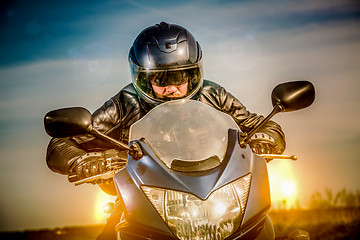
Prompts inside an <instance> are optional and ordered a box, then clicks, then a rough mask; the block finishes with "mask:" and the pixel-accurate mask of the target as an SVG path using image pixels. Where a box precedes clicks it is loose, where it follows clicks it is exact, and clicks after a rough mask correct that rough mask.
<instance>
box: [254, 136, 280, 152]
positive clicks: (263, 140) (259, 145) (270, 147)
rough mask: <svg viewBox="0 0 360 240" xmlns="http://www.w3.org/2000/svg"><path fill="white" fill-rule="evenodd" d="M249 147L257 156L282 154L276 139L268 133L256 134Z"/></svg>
mask: <svg viewBox="0 0 360 240" xmlns="http://www.w3.org/2000/svg"><path fill="white" fill-rule="evenodd" d="M249 145H250V147H251V150H252V151H253V152H254V153H256V154H278V153H280V151H279V148H278V146H277V145H276V142H275V140H274V138H272V137H271V136H270V135H268V134H266V133H255V134H254V136H252V137H251V139H250V142H249Z"/></svg>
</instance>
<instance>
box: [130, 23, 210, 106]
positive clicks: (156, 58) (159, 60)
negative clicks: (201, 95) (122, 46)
mask: <svg viewBox="0 0 360 240" xmlns="http://www.w3.org/2000/svg"><path fill="white" fill-rule="evenodd" d="M129 64H130V70H131V78H132V83H133V85H134V87H135V89H136V91H137V92H138V94H139V96H140V98H142V99H143V100H145V101H146V102H148V103H150V104H153V105H158V104H160V103H162V102H165V101H168V100H173V99H181V98H192V97H193V96H195V94H196V93H197V92H198V91H199V89H200V88H201V86H202V82H203V73H202V53H201V48H200V45H199V43H198V42H197V41H195V39H194V37H193V36H192V35H191V33H190V32H189V31H187V30H186V29H185V28H183V27H181V26H178V25H174V24H168V23H165V22H161V23H160V24H156V25H154V26H150V27H148V28H146V29H144V30H143V31H142V32H141V33H140V34H139V35H138V36H137V38H136V39H135V41H134V43H133V45H132V47H131V49H130V52H129Z"/></svg>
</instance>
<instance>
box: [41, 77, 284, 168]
mask: <svg viewBox="0 0 360 240" xmlns="http://www.w3.org/2000/svg"><path fill="white" fill-rule="evenodd" d="M193 99H197V100H199V101H202V102H204V103H207V104H209V105H210V106H212V107H214V108H216V109H218V110H220V111H222V112H225V113H227V114H229V115H230V116H232V117H233V119H234V120H235V121H236V123H237V124H238V125H239V127H240V129H241V130H242V131H249V130H250V129H252V128H253V127H254V126H256V125H257V124H258V123H259V122H260V121H261V120H262V119H263V116H259V115H256V114H254V113H250V112H249V111H247V110H246V108H245V107H244V105H243V104H242V103H241V102H240V101H239V100H237V99H236V98H235V97H233V96H232V95H231V94H230V93H228V92H227V91H226V90H225V89H224V88H223V87H221V86H220V85H218V84H216V83H213V82H211V81H207V80H204V83H203V87H202V88H201V89H200V91H199V93H198V94H197V95H196V96H195V97H194V98H193ZM151 108H152V106H150V105H149V104H147V103H146V102H145V101H142V100H140V99H139V97H138V95H137V93H136V91H135V89H134V88H133V86H132V85H131V84H129V85H127V86H126V87H125V88H123V89H122V90H121V91H120V92H119V93H118V94H116V95H115V96H114V97H112V98H111V99H110V100H108V101H107V102H105V103H104V105H103V106H102V107H100V108H99V109H98V110H96V111H95V112H94V113H93V118H94V122H93V124H94V127H95V128H96V129H98V130H99V131H101V132H103V133H105V134H107V135H109V136H111V137H113V138H115V139H118V140H121V141H122V142H124V143H128V138H129V128H130V126H131V125H132V124H133V123H135V122H136V121H137V120H139V119H140V118H142V117H143V116H144V115H145V114H146V113H147V112H148V111H149V110H150V109H151ZM260 132H263V133H266V134H268V135H270V136H271V137H273V138H274V140H275V142H276V144H277V149H278V152H277V153H282V152H283V151H284V150H285V136H284V133H283V132H282V130H281V128H280V126H279V125H278V124H276V123H275V122H272V121H270V122H268V123H267V124H265V125H264V126H263V127H262V129H261V130H260ZM110 148H113V146H112V145H109V144H108V143H106V142H104V141H102V140H100V139H95V138H93V137H91V136H84V137H77V138H71V139H59V138H53V139H51V141H50V143H49V146H48V149H47V155H46V161H47V164H48V166H49V168H50V169H51V170H53V171H54V172H58V173H61V174H69V173H70V170H71V167H72V165H73V164H74V161H75V160H76V159H77V158H78V157H79V156H82V155H84V154H86V153H87V152H93V151H103V150H107V149H110ZM124 157H126V154H124Z"/></svg>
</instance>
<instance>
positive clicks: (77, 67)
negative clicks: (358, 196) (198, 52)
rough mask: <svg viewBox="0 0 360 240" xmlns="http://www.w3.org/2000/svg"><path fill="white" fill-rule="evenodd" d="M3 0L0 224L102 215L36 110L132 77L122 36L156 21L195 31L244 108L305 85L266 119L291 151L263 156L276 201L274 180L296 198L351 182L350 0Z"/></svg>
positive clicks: (94, 95) (208, 74)
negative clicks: (64, 169)
mask: <svg viewBox="0 0 360 240" xmlns="http://www.w3.org/2000/svg"><path fill="white" fill-rule="evenodd" d="M1 2H2V3H1V5H0V19H1V20H0V30H1V32H0V100H1V101H0V156H1V158H0V191H1V192H0V193H1V199H0V218H1V219H0V223H1V224H0V230H6V231H9V230H23V229H39V228H46V227H51V228H53V227H61V226H70V225H85V224H93V223H104V222H105V220H104V219H103V218H102V219H99V218H98V217H96V216H97V215H96V214H95V212H96V211H97V210H95V208H96V207H97V206H98V205H99V202H100V201H102V196H103V195H102V194H101V192H99V190H98V188H97V187H96V186H93V185H82V186H78V187H75V186H73V185H72V184H70V183H68V181H67V178H66V176H63V175H59V174H56V173H53V172H51V170H49V169H48V168H47V165H46V162H45V153H46V148H47V144H48V142H49V140H50V137H49V136H47V135H46V133H45V130H44V127H43V117H44V115H45V114H46V113H47V112H48V111H50V110H52V109H56V108H62V107H69V106H83V107H85V108H87V109H89V110H90V111H91V112H93V111H95V110H96V109H97V108H98V107H100V106H101V105H102V104H103V103H104V102H105V101H106V100H108V99H109V98H110V97H111V96H113V95H115V94H116V93H117V92H118V91H119V90H120V89H121V88H122V87H124V86H125V85H127V84H128V83H130V73H129V67H128V62H127V55H128V51H129V49H130V46H131V44H132V42H133V40H134V39H135V38H136V36H137V35H138V34H139V32H140V31H142V30H143V29H144V28H146V27H148V26H150V25H153V24H156V23H160V22H161V21H166V22H169V23H175V24H178V25H181V26H184V27H185V28H187V29H188V30H189V31H190V32H191V33H192V34H193V35H194V36H195V38H196V39H197V41H198V42H199V43H200V45H201V47H202V50H203V57H204V74H205V78H206V79H209V80H212V81H215V82H217V83H219V84H221V85H222V86H224V87H225V88H226V89H227V90H228V91H229V92H231V93H232V94H233V95H234V96H236V97H237V98H238V99H239V100H240V101H241V102H242V103H243V104H244V105H245V106H246V107H247V108H248V110H249V111H251V112H256V113H258V114H262V115H266V114H268V113H269V112H270V111H271V108H272V106H271V100H270V94H271V91H272V89H273V88H274V87H275V86H276V85H277V84H279V83H282V82H287V81H291V80H303V79H306V80H309V81H311V82H312V83H313V84H314V85H315V88H316V99H315V102H314V104H313V105H312V106H311V107H309V108H308V109H304V110H300V111H298V112H291V113H283V114H279V115H277V116H275V117H274V120H275V121H276V122H278V123H279V124H280V125H281V126H282V128H283V130H284V132H285V134H286V140H287V149H286V151H285V153H286V154H289V155H297V156H298V161H295V162H292V161H289V160H274V161H273V162H271V163H269V165H268V167H269V171H270V177H271V183H272V193H273V200H274V201H275V200H279V199H281V198H282V197H281V196H280V195H281V191H280V190H279V189H284V188H285V189H286V188H287V189H288V190H287V191H285V192H283V194H285V195H286V194H293V196H295V195H294V194H296V198H297V200H298V201H299V203H300V204H301V205H302V206H306V204H307V201H308V200H309V197H310V196H311V194H312V193H314V192H316V191H320V192H323V191H324V189H325V188H326V187H327V188H329V189H331V190H332V191H333V192H336V191H338V190H340V189H342V188H346V189H347V190H351V191H355V190H357V189H360V177H359V176H360V157H359V156H360V127H359V122H360V93H359V91H360V5H359V4H360V3H359V1H350V0H342V1H341V0H328V1H322V0H313V1H305V0H297V1H295V0H271V1H265V0H258V1H248V0H245V1H230V0H229V1H220V0H202V1H190V0H184V1H174V2H172V1H145V0H141V1H135V0H134V1H131V0H129V1H116V0H113V1H89V0H86V1H85V0H82V1H68V0H64V1H39V0H35V1H25V0H23V1H16V0H14V1H1ZM150 2H151V4H150ZM291 191H292V192H293V193H290V192H291Z"/></svg>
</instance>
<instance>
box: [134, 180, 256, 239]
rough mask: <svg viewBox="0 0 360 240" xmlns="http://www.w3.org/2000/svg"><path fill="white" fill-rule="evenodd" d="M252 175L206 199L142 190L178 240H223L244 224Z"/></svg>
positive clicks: (153, 189) (177, 193) (151, 188)
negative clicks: (243, 218)
mask: <svg viewBox="0 0 360 240" xmlns="http://www.w3.org/2000/svg"><path fill="white" fill-rule="evenodd" d="M250 180H251V174H250V173H249V174H248V175H246V176H244V177H242V178H240V179H238V180H236V181H234V182H232V183H229V184H227V185H225V186H223V187H221V188H219V189H217V190H216V191H214V192H213V193H211V195H210V196H209V197H208V198H207V199H206V200H201V199H199V198H198V197H196V196H194V195H192V194H188V193H184V192H179V191H173V190H168V189H162V188H155V187H148V186H141V189H142V190H143V192H144V193H145V195H146V196H147V198H148V199H149V201H150V202H151V204H152V205H153V206H154V208H155V209H156V211H157V212H158V213H159V215H160V216H161V218H162V219H163V220H164V222H165V223H166V224H167V225H168V226H169V228H170V230H171V231H172V232H173V233H174V235H176V236H177V237H178V238H179V239H196V240H200V239H201V240H207V239H217V240H218V239H224V238H226V237H228V236H230V235H231V234H232V233H233V232H234V231H236V229H237V228H238V227H239V225H240V223H241V219H242V216H243V214H244V211H245V206H246V201H247V197H248V193H249V188H250Z"/></svg>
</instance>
